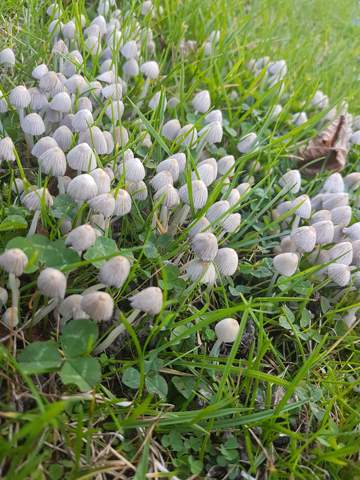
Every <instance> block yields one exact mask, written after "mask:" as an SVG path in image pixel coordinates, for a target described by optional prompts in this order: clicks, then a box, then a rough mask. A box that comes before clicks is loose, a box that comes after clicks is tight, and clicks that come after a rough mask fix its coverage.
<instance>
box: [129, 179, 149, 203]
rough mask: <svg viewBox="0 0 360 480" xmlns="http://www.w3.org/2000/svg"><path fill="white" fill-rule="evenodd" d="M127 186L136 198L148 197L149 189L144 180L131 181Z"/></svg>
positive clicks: (144, 198) (142, 199)
mask: <svg viewBox="0 0 360 480" xmlns="http://www.w3.org/2000/svg"><path fill="white" fill-rule="evenodd" d="M126 188H127V189H128V191H129V193H131V195H132V197H133V198H134V199H135V200H139V201H144V200H146V199H147V197H148V190H147V186H146V183H145V182H143V181H142V180H141V181H140V182H129V183H127V184H126Z"/></svg>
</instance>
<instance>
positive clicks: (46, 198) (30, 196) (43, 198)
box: [22, 188, 53, 211]
mask: <svg viewBox="0 0 360 480" xmlns="http://www.w3.org/2000/svg"><path fill="white" fill-rule="evenodd" d="M43 202H44V204H45V205H46V206H47V207H51V206H52V205H53V198H52V196H51V195H50V192H49V190H48V189H47V188H39V189H37V190H33V191H31V192H29V193H27V194H26V195H24V197H23V198H22V203H23V205H25V207H26V208H27V209H28V210H32V211H35V210H40V209H41V205H42V203H43Z"/></svg>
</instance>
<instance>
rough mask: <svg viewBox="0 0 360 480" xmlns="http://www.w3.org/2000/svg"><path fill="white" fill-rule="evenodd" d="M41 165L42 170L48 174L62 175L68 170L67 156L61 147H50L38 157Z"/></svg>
mask: <svg viewBox="0 0 360 480" xmlns="http://www.w3.org/2000/svg"><path fill="white" fill-rule="evenodd" d="M38 162H39V166H40V169H41V171H42V172H44V173H46V174H47V175H54V176H55V177H60V176H63V175H65V172H66V157H65V153H64V152H63V151H62V150H61V148H60V147H53V148H49V150H45V152H44V153H43V154H41V155H40V157H39V158H38Z"/></svg>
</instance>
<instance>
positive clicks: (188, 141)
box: [176, 123, 198, 148]
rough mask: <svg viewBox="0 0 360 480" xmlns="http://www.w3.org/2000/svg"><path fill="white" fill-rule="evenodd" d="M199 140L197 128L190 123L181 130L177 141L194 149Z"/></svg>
mask: <svg viewBox="0 0 360 480" xmlns="http://www.w3.org/2000/svg"><path fill="white" fill-rule="evenodd" d="M197 139H198V133H197V130H196V128H195V126H194V125H193V124H192V123H188V124H187V125H184V126H183V127H182V128H180V130H179V133H178V136H177V137H176V140H177V141H178V142H181V145H184V146H185V147H186V146H188V147H189V148H194V147H195V146H196V143H197Z"/></svg>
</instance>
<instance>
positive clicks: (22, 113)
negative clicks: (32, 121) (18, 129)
mask: <svg viewBox="0 0 360 480" xmlns="http://www.w3.org/2000/svg"><path fill="white" fill-rule="evenodd" d="M18 112H19V119H20V123H21V122H22V121H23V120H24V117H25V111H24V109H23V108H19V110H18Z"/></svg>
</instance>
